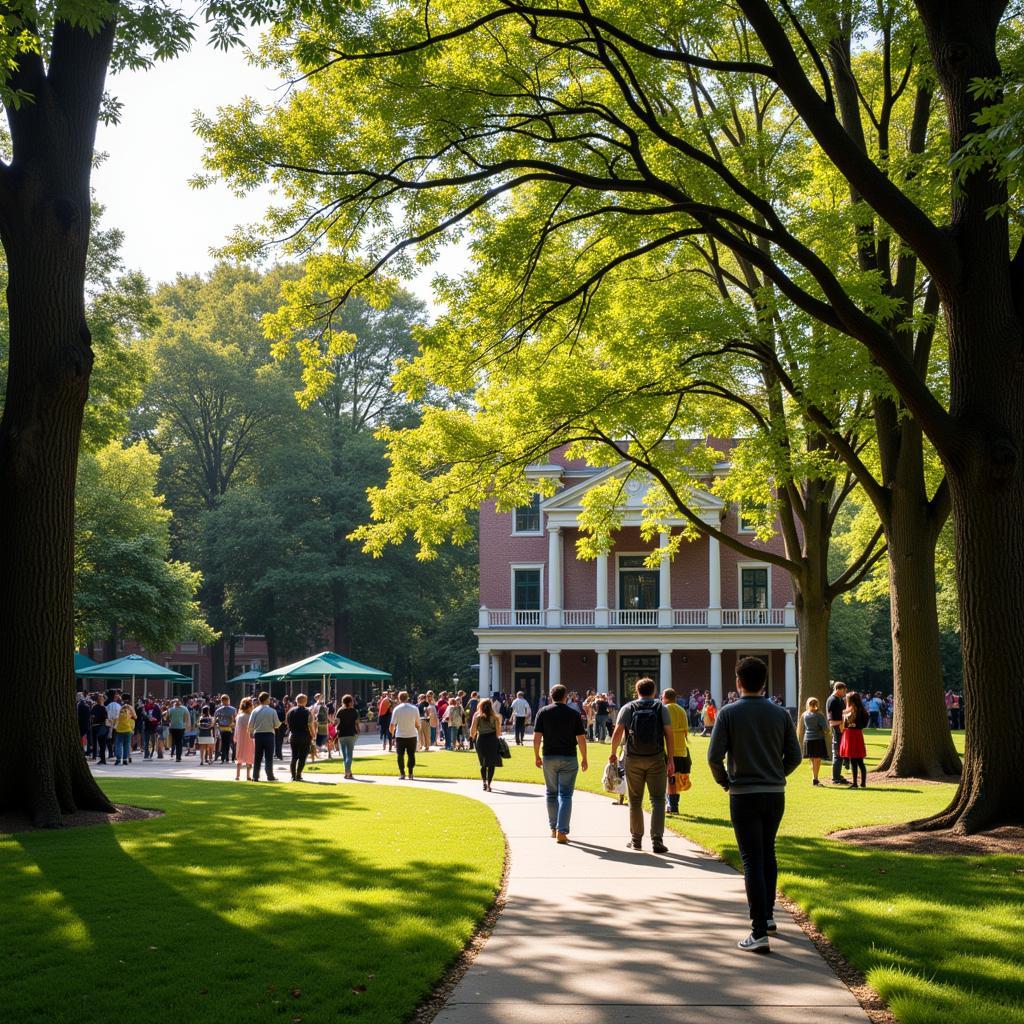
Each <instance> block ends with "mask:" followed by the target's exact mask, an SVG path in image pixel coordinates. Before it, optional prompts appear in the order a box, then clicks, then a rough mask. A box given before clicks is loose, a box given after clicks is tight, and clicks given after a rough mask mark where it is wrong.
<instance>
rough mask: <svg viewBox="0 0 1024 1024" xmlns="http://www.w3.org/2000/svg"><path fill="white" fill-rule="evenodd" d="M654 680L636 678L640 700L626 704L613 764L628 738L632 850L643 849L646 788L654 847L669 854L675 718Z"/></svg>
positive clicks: (611, 759) (614, 735) (618, 724)
mask: <svg viewBox="0 0 1024 1024" xmlns="http://www.w3.org/2000/svg"><path fill="white" fill-rule="evenodd" d="M656 691H657V686H656V685H655V683H654V680H653V679H649V678H647V677H644V678H643V679H638V680H637V681H636V696H637V699H636V700H633V701H630V702H629V703H628V704H626V705H624V706H623V708H622V710H621V711H620V712H619V717H618V719H617V720H616V722H615V731H614V732H613V733H612V752H611V756H610V757H609V758H608V762H609V764H615V763H616V761H617V760H618V754H617V751H618V750H619V748H620V747H621V746H622V740H623V737H624V736H625V737H626V793H627V794H628V795H629V831H630V841H629V843H628V844H627V846H628V847H629V849H632V850H640V849H643V838H644V790H645V789H646V790H647V792H648V793H649V794H650V797H651V844H652V845H651V849H653V850H654V852H655V853H668V847H667V846H666V845H665V844H664V843H663V842H662V839H663V837H664V834H665V790H666V788H667V786H668V766H669V765H672V766H673V767H672V771H673V774H674V773H675V750H674V747H673V735H672V719H671V717H670V716H669V712H668V708H667V707H665V705H664V704H662V703H661V701H660V700H658V699H657V697H656V696H655V692H656Z"/></svg>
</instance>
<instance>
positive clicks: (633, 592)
mask: <svg viewBox="0 0 1024 1024" xmlns="http://www.w3.org/2000/svg"><path fill="white" fill-rule="evenodd" d="M646 560H647V556H646V555H619V607H620V608H622V609H627V610H628V609H644V608H648V609H650V608H657V607H658V580H659V577H660V575H661V574H660V571H659V570H658V569H651V568H649V567H648V566H646V565H645V564H644V563H645V562H646Z"/></svg>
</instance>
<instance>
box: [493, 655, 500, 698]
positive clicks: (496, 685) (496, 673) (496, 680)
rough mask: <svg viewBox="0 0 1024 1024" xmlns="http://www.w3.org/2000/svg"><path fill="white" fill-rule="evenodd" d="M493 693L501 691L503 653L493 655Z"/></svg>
mask: <svg viewBox="0 0 1024 1024" xmlns="http://www.w3.org/2000/svg"><path fill="white" fill-rule="evenodd" d="M491 693H501V655H500V654H499V653H497V652H495V653H494V654H492V655H491Z"/></svg>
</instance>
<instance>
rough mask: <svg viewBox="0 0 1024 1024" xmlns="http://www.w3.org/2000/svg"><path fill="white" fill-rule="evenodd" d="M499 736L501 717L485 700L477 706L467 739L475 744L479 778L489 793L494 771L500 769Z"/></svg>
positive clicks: (489, 702)
mask: <svg viewBox="0 0 1024 1024" xmlns="http://www.w3.org/2000/svg"><path fill="white" fill-rule="evenodd" d="M500 735H501V715H499V714H498V713H497V712H496V711H495V710H494V705H493V704H492V703H491V701H490V700H489V699H487V698H485V699H484V700H482V701H480V703H479V704H478V705H477V709H476V714H475V715H474V716H473V724H472V726H471V727H470V730H469V737H470V739H471V740H474V741H475V743H476V756H477V758H478V759H479V761H480V778H481V780H482V781H483V784H484V791H485V792H487V793H490V791H491V781H492V780H493V778H494V769H495V768H500V767H501V754H500V753H499V749H498V737H499V736H500Z"/></svg>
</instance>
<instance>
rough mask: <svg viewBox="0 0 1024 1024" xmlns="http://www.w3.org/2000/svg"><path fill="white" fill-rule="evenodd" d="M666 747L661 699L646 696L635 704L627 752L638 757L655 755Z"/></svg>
mask: <svg viewBox="0 0 1024 1024" xmlns="http://www.w3.org/2000/svg"><path fill="white" fill-rule="evenodd" d="M664 749H665V725H664V722H663V721H662V717H661V701H658V700H655V699H654V698H653V697H646V698H644V699H643V700H638V701H636V702H635V703H634V704H633V717H632V719H630V723H629V747H628V750H627V753H629V754H636V755H637V756H638V757H654V756H655V755H657V754H661V753H663V752H664Z"/></svg>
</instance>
